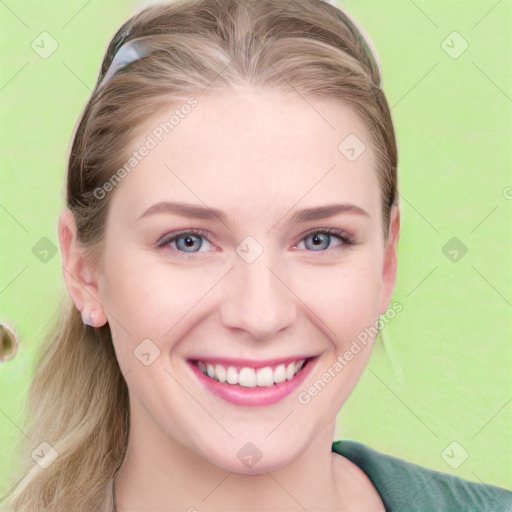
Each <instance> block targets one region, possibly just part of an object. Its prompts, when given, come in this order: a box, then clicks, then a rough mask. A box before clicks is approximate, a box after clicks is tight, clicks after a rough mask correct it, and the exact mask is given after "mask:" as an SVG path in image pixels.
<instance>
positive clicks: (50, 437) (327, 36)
mask: <svg viewBox="0 0 512 512" xmlns="http://www.w3.org/2000/svg"><path fill="white" fill-rule="evenodd" d="M139 37H148V41H150V45H151V48H152V53H151V54H149V55H148V56H146V57H144V58H141V59H139V60H136V61H134V62H133V63H131V64H130V65H128V66H127V67H125V68H123V69H121V70H120V71H118V72H117V73H115V74H114V75H113V77H112V79H111V80H110V81H109V82H108V83H107V84H106V85H105V87H102V88H100V89H98V85H99V84H100V83H101V80H102V77H103V76H104V75H105V73H106V72H107V70H108V69H109V66H110V63H111V62H112V59H113V57H114V55H115V54H116V52H117V51H118V50H119V48H120V47H121V46H122V45H123V44H124V43H126V42H127V41H130V40H132V39H135V38H139ZM380 85H381V78H380V71H379V67H378V65H377V63H376V61H375V59H374V57H373V56H372V54H371V51H370V49H369V47H368V43H367V42H366V41H365V40H364V37H363V36H362V35H361V33H360V32H359V31H358V29H357V28H356V27H355V25H354V24H353V22H351V20H350V19H349V18H348V17H347V16H346V15H345V14H344V13H343V11H342V10H340V9H339V8H337V7H335V6H333V5H332V4H331V3H330V2H327V1H323V0H277V1H276V0H257V1H254V0H178V1H175V2H172V3H168V4H157V5H153V6H151V7H148V8H146V9H144V10H142V11H141V12H140V13H138V14H136V15H134V16H133V17H131V18H130V19H129V20H128V21H127V22H126V23H125V24H124V25H123V26H122V27H121V28H120V29H119V31H118V32H117V33H116V35H115V36H114V38H113V39H112V41H111V42H110V44H109V46H108V48H107V52H106V55H105V57H104V60H103V63H102V66H101V71H100V75H99V77H98V81H97V84H96V89H95V90H94V91H93V93H92V96H91V98H90V99H89V101H88V103H87V105H86V107H85V109H84V112H83V114H82V116H81V119H80V121H79V123H78V125H77V128H76V132H75V136H74V139H73V141H72V145H71V150H70V154H69V162H68V176H67V207H68V208H69V209H70V210H71V211H72V212H73V214H74V216H75V219H76V224H77V236H78V239H79V241H80V242H81V243H82V244H83V245H84V246H85V247H86V248H87V250H89V251H90V255H91V258H93V259H94V261H96V262H97V261H99V260H100V259H101V247H102V241H103V235H104V226H105V221H106V218H107V212H108V208H109V204H110V200H111V197H112V194H113V193H114V192H115V191H113V192H112V193H109V194H107V195H106V197H105V198H102V199H99V198H98V197H96V195H95V194H94V191H95V190H96V189H97V188H98V187H102V185H103V184H104V183H105V182H106V181H107V180H108V179H109V178H111V177H112V176H113V174H114V173H115V171H116V170H118V169H119V168H120V167H121V166H122V165H123V162H126V160H127V152H128V149H127V148H129V147H130V143H131V142H132V140H133V134H134V133H135V131H136V130H137V128H138V127H140V126H141V125H142V124H143V122H144V121H145V120H146V119H147V118H148V116H150V115H151V114H153V113H156V112H157V111H159V110H161V109H162V107H163V106H164V105H169V104H171V103H176V102H179V101H184V100H186V99H187V98H190V97H191V96H192V95H197V96H198V97H199V98H200V95H201V94H206V93H208V94H215V93H216V92H229V91H236V90H237V88H243V87H246V86H249V87H252V88H254V89H264V88H265V89H273V90H279V91H283V92H284V91H286V92H290V91H291V90H294V91H296V92H297V93H299V94H300V95H302V96H304V97H307V96H316V97H324V98H333V99H339V100H340V101H343V102H345V103H346V104H348V105H350V106H351V107H352V108H353V109H354V111H355V112H356V113H357V114H358V117H359V118H360V119H361V120H362V122H363V123H364V125H365V126H366V127H367V128H368V130H369V134H370V142H371V146H372V148H373V150H374V152H375V155H376V158H375V167H376V169H375V171H376V173H377V175H378V179H379V184H380V189H381V197H382V213H383V215H382V218H383V225H384V229H385V232H387V228H388V227H389V220H390V211H391V208H392V206H393V205H394V204H396V202H397V176H396V170H397V146H396V141H395V134H394V129H393V123H392V120H391V115H390V111H389V107H388V104H387V101H386V98H385V95H384V93H383V91H382V89H381V88H380ZM340 142H341V141H340ZM29 419H30V421H29V425H28V426H27V428H26V431H27V433H28V438H27V439H26V440H24V441H25V442H24V443H23V457H24V458H25V459H26V460H27V467H26V469H25V471H24V472H23V473H21V474H23V475H25V476H24V478H22V479H21V480H20V481H19V482H16V484H17V485H15V486H14V490H13V491H12V492H11V494H10V495H9V496H8V498H7V501H6V502H5V504H4V507H7V508H4V510H18V511H42V510H51V511H65V512H68V511H70V510H73V511H86V510H87V511H88V510H105V511H106V512H111V511H112V510H113V501H112V496H111V493H112V482H113V479H114V476H115V474H116V471H117V470H118V468H119V467H120V464H121V463H122V460H123V456H124V453H125V449H126V444H127V439H128V433H129V400H128V390H127V386H126V382H125V380H124V378H123V376H122V374H121V371H120V368H119V366H118V363H117V359H116V355H115V352H114V349H113V345H112V339H111V333H110V328H109V326H108V324H107V325H105V326H103V327H101V328H93V327H89V326H85V325H84V324H83V323H82V319H81V316H80V313H79V312H78V310H77V309H76V308H75V306H74V305H73V304H72V302H71V300H70V299H69V298H67V299H66V300H65V302H64V304H63V306H62V310H61V311H60V315H59V317H58V320H57V321H56V327H55V329H54V330H53V331H52V332H51V333H50V334H49V336H48V340H47V342H46V343H45V345H44V350H43V353H42V355H41V359H40V361H39V364H38V367H37V370H36V372H35V376H34V379H33V381H32V383H31V388H30V392H29ZM41 443H47V444H46V445H41ZM41 446H43V447H42V448H41ZM36 447H39V448H38V449H40V450H43V451H44V450H48V449H49V447H51V448H52V449H53V450H54V451H55V453H56V454H57V457H56V458H55V457H54V458H55V460H53V462H52V463H51V464H50V465H49V466H48V467H47V468H46V469H43V468H42V467H40V465H39V464H37V463H35V462H34V461H33V460H32V458H31V456H30V454H31V453H32V452H33V450H35V449H36ZM45 447H46V448H45ZM41 453H42V452H41ZM51 453H54V452H51Z"/></svg>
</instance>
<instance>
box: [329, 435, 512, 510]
mask: <svg viewBox="0 0 512 512" xmlns="http://www.w3.org/2000/svg"><path fill="white" fill-rule="evenodd" d="M332 451H333V452H336V453H339V454H340V455H343V457H346V458H347V459H348V460H350V461H351V462H353V463H354V464H355V465H356V466H358V467H359V468H360V469H361V470H362V471H364V472H365V473H366V475H367V476H368V477H369V479H370V480H371V481H372V483H373V485H374V487H375V488H376V489H377V492H378V493H379V494H380V497H381V499H382V501H383V503H384V506H385V507H386V511H387V512H391V511H393V512H398V511H401V512H420V511H421V512H426V511H429V512H433V511H440V512H441V511H442V512H445V511H449V512H462V511H464V512H480V511H481V512H512V492H510V491H508V490H506V489H502V488H501V487H496V486H493V485H488V484H483V483H476V482H471V481H469V480H465V479H463V478H460V477H457V476H454V475H450V474H447V473H442V472H439V471H433V470H431V469H427V468H425V467H422V466H418V465H417V464H413V463H412V462H407V461H405V460H403V459H399V458H397V457H393V456H391V455H386V454H384V453H381V452H378V451H377V450H374V449H373V448H370V447H369V446H367V445H365V444H362V443H359V442H357V441H347V440H343V441H335V442H334V443H333V445H332Z"/></svg>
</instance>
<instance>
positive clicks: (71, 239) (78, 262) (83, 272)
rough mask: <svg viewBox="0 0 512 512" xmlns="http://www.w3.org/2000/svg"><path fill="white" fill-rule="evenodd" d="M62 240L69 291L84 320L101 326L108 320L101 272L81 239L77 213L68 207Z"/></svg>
mask: <svg viewBox="0 0 512 512" xmlns="http://www.w3.org/2000/svg"><path fill="white" fill-rule="evenodd" d="M59 243H60V250H61V253H62V271H63V274H64V281H65V283H66V288H67V290H68V293H69V295H70V296H71V299H72V300H73V302H74V303H75V306H76V308H77V309H78V311H80V312H81V314H82V319H83V320H84V323H86V324H87V325H91V326H92V327H101V326H102V325H104V324H105V323H106V322H107V317H106V315H105V312H104V309H103V307H102V306H101V303H100V300H99V292H98V284H97V280H96V274H97V272H96V271H95V269H94V268H93V265H92V262H91V261H89V260H90V258H87V253H86V250H85V248H84V246H83V245H82V244H81V243H80V241H79V240H78V239H77V230H76V222H75V216H74V215H73V213H72V212H70V211H69V210H64V211H63V212H62V214H61V216H60V218H59Z"/></svg>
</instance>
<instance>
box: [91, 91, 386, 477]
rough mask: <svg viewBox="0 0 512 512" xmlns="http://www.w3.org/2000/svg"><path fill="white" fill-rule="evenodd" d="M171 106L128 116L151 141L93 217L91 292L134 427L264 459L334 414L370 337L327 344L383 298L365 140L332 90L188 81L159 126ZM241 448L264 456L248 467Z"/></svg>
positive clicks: (235, 467)
mask: <svg viewBox="0 0 512 512" xmlns="http://www.w3.org/2000/svg"><path fill="white" fill-rule="evenodd" d="M176 107H177V106H176V105H173V107H169V108H168V109H164V110H162V112H160V113H159V114H158V115H157V116H155V117H152V118H151V119H150V120H148V122H147V123H146V124H145V125H144V126H143V127H141V129H140V131H138V133H137V137H136V138H135V140H134V141H133V148H131V149H133V150H135V149H137V148H140V147H141V146H142V145H143V144H144V143H145V142H146V141H147V140H148V139H147V137H148V135H151V137H152V139H154V141H155V142H156V146H155V147H153V148H151V149H150V151H149V152H148V154H147V156H145V157H144V158H143V159H142V160H141V161H140V163H138V165H137V166H136V167H135V168H134V169H133V170H132V171H131V172H130V173H129V174H128V175H127V176H126V177H125V178H124V179H123V180H122V182H121V183H120V184H118V185H117V187H116V189H115V191H114V196H113V198H112V203H111V209H110V211H109V217H108V221H107V225H106V236H105V252H104V259H103V267H102V273H101V278H100V281H99V293H100V300H101V303H102V305H104V306H105V309H106V311H107V317H108V321H109V325H110V328H111V331H112V337H113V343H114V347H115V350H116V354H117V357H118V360H119V364H120V367H121V370H122V372H123V374H124V375H125V378H126V382H127V385H128V389H129V393H130V408H131V422H132V428H133V431H132V432H136V433H137V435H139V436H143V435H144V433H147V435H148V436H155V435H157V436H161V438H162V439H167V440H169V441H171V442H173V443H178V444H179V445H181V446H183V447H185V448H187V449H188V450H191V451H192V452H194V453H195V454H197V455H198V456H200V457H203V458H205V459H206V460H208V461H209V462H211V463H213V464H215V465H217V466H220V467H223V468H226V469H228V470H230V471H235V472H239V473H261V472H264V471H265V472H266V471H270V470H273V469H276V468H278V467H282V466H284V465H286V464H288V463H289V462H290V461H292V460H294V459H295V458H296V457H298V456H299V454H300V453H302V452H303V451H304V450H305V448H306V447H307V446H308V445H309V444H310V443H311V442H312V440H313V439H314V438H315V437H316V436H317V434H318V433H319V432H320V431H322V430H323V429H325V428H326V426H327V425H328V424H329V423H333V422H334V419H335V417H336V415H337V413H338V411H339V409H340V408H341V407H342V405H343V403H344V402H345V401H346V399H347V398H348V397H349V395H350V393H351V392H352V390H353V388H354V387H355V385H356V383H357V381H358V379H359V378H360V376H361V373H362V372H363V370H364V368H365V365H366V363H367V361H368V358H369V356H370V353H371V350H372V347H373V343H374V339H372V338H371V337H369V338H368V339H367V341H366V344H365V345H363V344H361V343H359V346H360V349H361V350H359V351H358V352H357V353H354V355H353V357H352V358H350V360H348V361H347V360H346V358H344V359H343V361H345V363H343V364H342V363H340V362H339V361H340V359H338V356H340V357H343V355H344V354H345V353H346V352H347V350H349V349H350V347H351V344H352V343H353V341H354V340H355V339H356V338H357V337H358V335H359V334H360V333H361V332H362V331H364V330H365V328H368V327H370V326H374V325H375V324H376V322H377V320H378V316H379V314H382V313H384V312H385V310H386V309H387V307H388V306H389V301H390V297H391V293H392V290H393V286H394V279H395V275H394V264H393V261H392V260H393V255H392V253H393V251H392V249H390V250H389V251H386V247H387V245H386V241H385V240H384V236H383V227H382V213H381V199H380V189H379V184H378V181H377V175H376V172H375V165H374V161H373V158H374V153H373V150H372V148H371V147H370V142H369V136H368V131H367V129H366V128H365V127H364V126H363V124H362V123H361V122H360V121H359V120H358V118H357V117H356V115H355V113H354V111H353V110H352V109H351V108H349V107H348V106H346V105H344V104H343V103H341V102H337V101H334V100H320V99H318V98H316V99H314V98H313V99H311V98H309V99H308V101H305V100H304V99H303V98H302V97H300V96H298V95H296V94H295V95H288V96H286V95H284V94H282V93H277V92H262V91H250V92H249V91H247V92H243V93H236V94H235V93H230V94H226V95H211V96H200V97H198V98H197V106H195V107H194V108H192V109H191V111H190V113H188V114H187V115H186V116H183V118H181V119H180V121H179V124H177V125H176V126H175V127H174V129H173V130H172V131H170V132H169V133H167V134H166V133H164V136H163V137H161V140H158V139H157V137H156V136H155V135H154V133H155V132H154V130H155V128H156V127H158V126H159V124H160V123H162V122H164V121H166V120H168V119H169V117H170V114H171V113H172V111H173V110H174V109H175V108H176ZM178 107H179V106H178ZM187 112H188V110H187ZM347 137H348V138H347ZM343 141H345V142H343ZM340 144H341V146H340ZM362 144H364V145H365V146H366V148H364V146H362ZM177 206H179V207H180V208H178V207H177ZM352 346H353V345H352ZM353 352H355V351H353ZM336 361H338V363H339V364H338V365H335V363H336ZM340 364H341V365H342V367H341V369H340V366H339V365H340ZM326 372H327V373H330V375H331V378H326V377H325V374H326ZM204 373H206V374H207V375H205V374H204ZM208 374H209V375H208ZM319 379H320V380H322V382H324V386H323V387H321V388H320V387H319V386H318V384H317V386H316V388H315V383H318V381H319ZM325 381H328V382H325ZM312 388H315V389H317V391H316V392H315V391H314V390H311V389H312ZM248 443H250V444H248ZM254 447H256V448H257V450H256V449H255V448H254ZM244 450H245V451H244ZM247 451H248V452H251V451H254V453H249V456H255V457H258V455H257V453H258V452H259V453H260V454H263V456H262V457H261V460H260V461H259V462H258V463H257V464H255V465H253V466H250V465H249V464H247V463H246V462H247V461H244V457H246V456H247V454H246V453H245V452H247Z"/></svg>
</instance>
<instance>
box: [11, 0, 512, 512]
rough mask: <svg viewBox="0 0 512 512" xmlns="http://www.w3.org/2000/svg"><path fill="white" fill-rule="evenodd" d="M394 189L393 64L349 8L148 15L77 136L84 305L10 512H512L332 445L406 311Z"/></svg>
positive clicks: (38, 390) (54, 353) (473, 490)
mask: <svg viewBox="0 0 512 512" xmlns="http://www.w3.org/2000/svg"><path fill="white" fill-rule="evenodd" d="M396 170H397V148H396V141H395V136H394V130H393V124H392V120H391V116H390V112H389V108H388V104H387V101H386V98H385V96H384V93H383V91H382V90H381V88H380V73H379V68H378V65H377V64H376V62H375V60H374V58H373V57H372V54H371V51H370V49H369V47H368V45H367V44H366V43H365V41H364V39H363V37H362V36H361V35H360V33H359V32H358V31H357V29H356V28H355V27H354V25H353V24H352V23H351V22H350V20H349V19H348V18H347V16H346V15H345V14H344V13H343V12H342V11H341V10H339V9H337V8H336V7H334V6H332V5H330V4H329V3H326V2H323V1H318V0H293V1H279V2H276V1H272V0H258V2H251V1H250V0H185V1H183V0H182V1H178V2H175V3H171V4H168V5H161V6H155V7H150V8H147V9H145V10H144V11H142V12H141V13H139V14H138V15H136V16H134V17H133V18H131V19H130V20H129V21H128V22H127V23H126V24H125V25H124V26H123V27H122V28H121V29H120V30H119V32H118V33H117V34H116V36H115V37H114V39H113V40H112V42H111V44H110V45H109V48H108V50H107V54H106V56H105V59H104V62H103V65H102V69H101V73H100V76H99V78H98V83H97V86H96V88H95V90H94V92H93V94H92V97H91V99H90V101H89V103H88V104H87V106H86V108H85V111H84V113H83V115H82V117H81V119H80V121H79V124H78V125H77V128H76V133H75V134H74V139H73V142H72V146H71V152H70V155H69V166H68V181H67V205H66V206H67V207H66V209H65V211H64V212H63V214H62V216H61V218H60V222H59V237H60V244H61V251H62V257H63V270H64V279H65V281H66V286H67V289H68V291H69V295H70V301H69V304H67V305H66V307H67V309H66V310H65V311H64V312H63V315H64V316H63V321H62V323H61V327H60V330H59V331H58V332H57V333H55V335H54V336H53V337H52V339H51V340H50V343H49V344H48V346H47V349H46V352H45V354H44V357H43V359H42V361H41V364H40V366H39V368H38V371H37V373H36V376H35V379H34V381H33V386H32V392H31V403H32V409H31V415H32V418H34V419H33V425H32V430H31V437H30V446H37V448H36V449H35V450H34V451H33V452H32V454H31V456H32V459H31V460H32V464H31V466H30V467H29V468H27V475H26V476H25V478H24V479H23V480H22V481H21V482H20V484H19V485H18V486H17V487H16V488H15V489H14V491H13V493H12V496H11V497H10V501H9V502H8V503H7V504H6V505H5V506H6V510H20V511H28V510H52V511H54V510H58V511H61V510H62V511H68V510H80V511H81V510H104V511H108V512H111V511H113V510H117V511H119V512H125V511H141V510H147V511H149V510H190V511H192V510H201V511H208V510H237V511H240V510H251V511H260V510H266V511H271V510H272V511H285V510H286V511H288V510H289V511H293V510H304V509H305V510H315V511H326V510H358V511H359V510H368V511H370V510H371V511H383V510H506V507H507V506H509V507H510V506H511V505H512V493H510V492H508V491H506V490H504V489H500V488H497V487H493V486H490V485H484V484H476V483H473V482H469V481H466V480H462V479H459V478H456V477H453V476H450V475H445V474H441V473H437V472H433V471H430V470H428V469H426V468H421V467H419V466H415V465H414V464H411V463H409V462H406V461H403V460H400V459H396V458H393V457H390V456H387V455H384V454H380V453H378V452H376V451H374V450H372V449H371V448H370V447H367V446H365V445H362V444H360V443H356V442H350V441H339V442H335V443H334V444H333V442H332V440H333V435H334V429H335V421H336V417H337V414H338V412H339V410H340V409H341V407H342V406H343V404H344V403H345V402H346V400H347V399H348V397H349V396H350V394H351V392H352V390H353V389H354V388H355V386H356V384H357V382H358V380H359V378H360V376H361V374H362V372H363V371H364V368H365V365H366V363H367V362H368V359H369V357H370V354H371V351H372V348H373V345H374V342H375V333H374V332H373V331H372V330H369V329H368V328H369V327H370V326H373V325H375V324H376V323H378V319H379V316H380V315H384V314H385V313H386V311H387V310H388V308H389V307H390V304H391V297H392V294H393V289H394V286H395V280H396V271H397V257H396V253H397V242H398V236H399V223H400V221H399V217H400V215H399V207H398V200H397V199H398V193H397V175H396ZM362 332H369V333H370V335H369V336H367V337H366V338H364V339H365V341H364V343H363V342H361V336H360V335H361V333H362ZM358 340H359V342H358ZM357 342H358V343H357ZM354 343H355V344H356V345H357V349H355V345H354ZM349 354H352V356H349ZM326 376H327V377H326ZM319 382H323V383H324V385H323V386H319V385H318V383H319Z"/></svg>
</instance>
